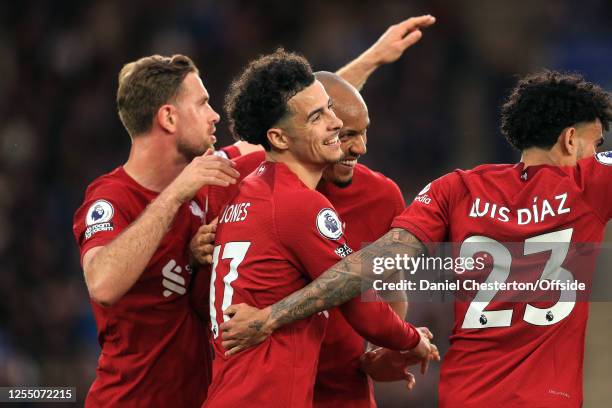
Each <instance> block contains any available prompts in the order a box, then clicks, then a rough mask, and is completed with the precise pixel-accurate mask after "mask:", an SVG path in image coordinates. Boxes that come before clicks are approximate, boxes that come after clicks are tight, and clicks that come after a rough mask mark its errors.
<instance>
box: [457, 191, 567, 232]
mask: <svg viewBox="0 0 612 408" xmlns="http://www.w3.org/2000/svg"><path fill="white" fill-rule="evenodd" d="M551 201H552V203H551ZM566 201H567V193H563V194H559V195H556V196H555V197H554V200H547V199H543V200H539V198H538V197H534V198H533V204H532V205H531V207H526V208H519V209H517V210H516V222H517V224H518V225H527V224H538V223H540V222H543V221H544V220H546V219H547V217H557V216H559V215H562V214H567V213H569V212H570V211H571V210H572V209H571V208H569V207H566V206H565V202H566ZM510 214H511V210H510V208H508V207H506V206H504V205H501V204H496V203H489V202H485V201H481V199H480V198H479V197H477V198H475V199H474V202H473V203H472V206H471V208H470V212H469V214H468V216H469V217H471V218H483V217H488V218H491V219H494V220H496V221H500V222H509V221H510V217H509V215H510Z"/></svg>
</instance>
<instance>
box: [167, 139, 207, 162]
mask: <svg viewBox="0 0 612 408" xmlns="http://www.w3.org/2000/svg"><path fill="white" fill-rule="evenodd" d="M210 147H212V146H209V145H208V144H207V143H203V144H202V145H200V146H194V145H193V144H189V143H186V142H185V141H184V140H183V139H179V140H178V141H177V142H176V150H177V151H178V152H179V153H180V154H181V155H182V156H183V157H184V158H185V160H186V161H187V162H188V163H190V162H191V161H192V160H193V159H195V158H196V157H198V156H201V155H203V154H204V153H205V152H206V150H208V149H209V148H210Z"/></svg>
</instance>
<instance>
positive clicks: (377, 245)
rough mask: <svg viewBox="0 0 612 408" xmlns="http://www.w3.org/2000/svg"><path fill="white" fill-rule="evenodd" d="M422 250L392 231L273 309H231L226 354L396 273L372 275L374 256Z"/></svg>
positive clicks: (225, 336) (224, 328) (411, 254)
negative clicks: (371, 262)
mask: <svg viewBox="0 0 612 408" xmlns="http://www.w3.org/2000/svg"><path fill="white" fill-rule="evenodd" d="M424 251H425V248H424V246H423V244H422V243H421V242H420V241H419V240H418V239H417V238H416V237H415V236H414V235H412V234H411V233H409V232H408V231H406V230H404V229H401V228H393V229H392V230H391V231H389V232H387V233H386V234H385V235H384V236H382V237H381V238H380V239H378V240H377V241H375V242H373V243H372V244H370V245H368V246H367V247H365V248H364V249H362V250H361V251H358V252H356V253H353V254H351V255H349V256H348V257H346V258H344V259H343V260H342V261H340V262H338V263H337V264H335V265H334V266H333V267H331V268H330V269H328V270H327V271H325V272H324V273H323V274H322V275H321V276H319V277H318V278H317V279H315V280H314V281H312V282H311V283H310V284H308V285H307V286H305V287H304V288H302V289H300V290H298V291H296V292H293V293H292V294H291V295H289V296H287V297H286V298H284V299H283V300H281V301H279V302H277V303H275V304H273V305H272V306H269V307H267V308H265V309H256V308H253V307H250V306H247V305H244V304H241V305H233V306H230V307H229V308H228V309H227V310H226V314H227V315H230V316H233V317H232V318H231V319H230V320H229V321H227V322H225V323H223V324H222V325H221V326H220V329H221V331H222V337H223V339H224V343H223V347H224V348H225V349H226V350H228V352H231V353H229V354H234V353H236V352H238V351H240V350H243V349H245V348H248V347H250V346H253V345H255V344H258V343H260V342H262V341H263V340H265V339H266V338H267V337H268V336H269V335H270V334H271V333H272V332H273V331H274V330H276V329H277V328H279V327H281V326H283V325H285V324H288V323H291V322H294V321H296V320H300V319H303V318H305V317H308V316H310V315H312V314H314V313H317V312H321V311H323V310H327V309H330V308H332V307H335V306H338V305H341V304H343V303H346V302H347V301H349V300H351V299H352V298H354V297H355V296H357V295H358V294H359V293H361V292H362V291H364V290H366V289H368V288H371V287H372V286H371V283H372V282H373V281H374V279H386V278H388V277H390V276H391V275H393V274H394V273H397V272H398V271H396V270H387V271H385V272H384V273H383V274H382V275H376V276H375V275H373V274H372V273H371V271H370V270H369V269H368V266H369V265H368V261H371V260H372V258H374V257H395V255H396V254H400V255H401V256H402V257H403V255H404V254H406V255H407V256H409V257H418V256H419V255H420V254H422V253H424Z"/></svg>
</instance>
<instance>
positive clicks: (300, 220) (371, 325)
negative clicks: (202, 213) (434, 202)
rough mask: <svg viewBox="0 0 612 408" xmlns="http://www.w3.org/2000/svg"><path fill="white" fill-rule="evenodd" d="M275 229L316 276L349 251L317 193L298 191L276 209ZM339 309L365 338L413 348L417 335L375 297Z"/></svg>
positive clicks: (337, 223) (392, 346)
mask: <svg viewBox="0 0 612 408" xmlns="http://www.w3.org/2000/svg"><path fill="white" fill-rule="evenodd" d="M275 223H276V230H277V231H278V235H279V239H280V242H282V243H283V245H284V246H285V247H286V248H287V250H288V252H289V253H290V254H291V258H292V259H295V260H296V261H297V262H299V264H300V265H301V266H302V268H303V270H305V271H306V272H307V274H308V276H309V277H310V278H311V279H316V278H317V277H318V276H319V275H321V274H322V273H323V272H325V271H326V270H327V269H328V268H330V267H331V266H332V265H334V264H335V263H336V262H338V261H339V260H340V259H341V258H343V257H345V256H346V255H348V254H350V253H351V252H352V250H351V249H350V248H349V247H348V246H347V245H346V241H345V239H344V236H343V231H342V222H341V221H340V219H339V218H338V215H337V214H336V212H335V210H334V208H333V207H332V205H331V203H330V202H329V201H328V200H327V199H326V198H325V197H324V196H323V195H321V194H319V193H316V192H310V191H308V192H300V193H296V194H294V195H293V197H291V198H287V200H286V201H285V202H284V203H283V205H282V206H280V208H276V219H275ZM340 310H341V311H342V313H343V314H344V316H345V318H346V319H347V321H348V323H349V324H350V325H351V326H352V327H353V328H354V329H355V331H357V333H359V335H360V336H362V337H364V338H366V339H367V340H368V341H370V342H372V343H374V344H377V345H379V346H382V347H387V348H390V349H394V350H407V349H411V348H414V347H415V346H416V345H417V344H418V342H419V340H420V336H419V334H418V332H417V331H416V329H415V328H414V327H413V326H412V325H410V324H408V323H406V322H404V321H403V320H402V319H401V318H399V317H398V316H397V314H395V312H394V311H393V309H391V307H390V306H389V305H388V304H386V303H384V302H382V301H381V300H380V299H378V298H376V299H374V301H368V302H362V301H361V299H360V297H359V296H358V297H356V298H354V299H352V300H351V301H349V302H348V303H346V304H344V305H342V306H341V307H340Z"/></svg>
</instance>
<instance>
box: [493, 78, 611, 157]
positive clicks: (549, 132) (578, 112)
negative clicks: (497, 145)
mask: <svg viewBox="0 0 612 408" xmlns="http://www.w3.org/2000/svg"><path fill="white" fill-rule="evenodd" d="M501 114H502V124H501V130H502V133H503V134H504V136H505V137H506V139H507V140H508V142H510V144H511V145H512V146H514V147H515V148H517V149H519V150H524V149H527V148H530V147H540V148H551V147H552V146H553V145H554V144H555V143H556V142H557V139H558V138H559V135H560V134H561V132H562V131H563V129H565V128H567V127H570V126H574V125H576V124H577V123H580V122H592V121H594V120H596V119H599V120H600V121H601V124H602V126H603V128H604V130H608V128H609V122H610V121H611V120H612V108H611V103H610V95H609V94H608V93H607V92H606V91H604V90H603V89H602V88H600V87H599V86H597V85H595V84H592V83H590V82H587V81H586V80H585V79H584V78H583V77H582V76H580V75H578V74H566V73H560V72H556V71H542V72H538V73H535V74H531V75H528V76H526V77H524V78H522V79H521V80H519V82H518V84H517V86H516V87H515V88H514V89H513V90H512V93H511V94H510V96H509V97H508V99H507V101H506V102H505V103H504V105H503V106H502V112H501Z"/></svg>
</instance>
